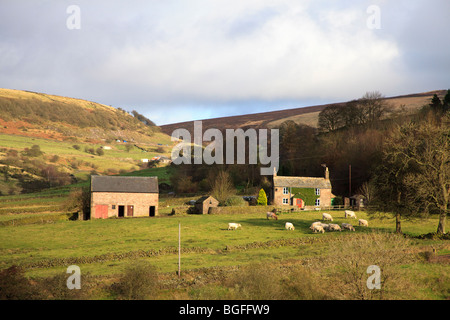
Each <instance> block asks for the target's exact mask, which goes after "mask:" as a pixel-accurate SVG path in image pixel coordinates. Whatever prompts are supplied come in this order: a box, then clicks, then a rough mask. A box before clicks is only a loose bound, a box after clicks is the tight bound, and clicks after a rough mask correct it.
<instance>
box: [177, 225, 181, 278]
mask: <svg viewBox="0 0 450 320" xmlns="http://www.w3.org/2000/svg"><path fill="white" fill-rule="evenodd" d="M180 277H181V223H178V278H180Z"/></svg>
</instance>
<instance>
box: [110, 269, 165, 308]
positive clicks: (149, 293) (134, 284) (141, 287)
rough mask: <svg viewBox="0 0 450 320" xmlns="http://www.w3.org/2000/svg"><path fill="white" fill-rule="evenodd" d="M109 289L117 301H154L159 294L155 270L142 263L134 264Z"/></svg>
mask: <svg viewBox="0 0 450 320" xmlns="http://www.w3.org/2000/svg"><path fill="white" fill-rule="evenodd" d="M111 289H112V292H113V293H114V294H116V295H117V298H118V299H124V300H143V299H152V298H153V299H155V298H156V296H157V294H158V292H159V283H158V274H157V272H156V268H155V267H154V266H152V265H150V264H148V263H146V262H143V261H138V262H134V263H132V264H131V265H129V266H128V268H127V269H126V270H125V273H124V274H123V275H122V276H121V277H120V279H119V281H118V282H117V283H115V284H113V285H112V286H111Z"/></svg>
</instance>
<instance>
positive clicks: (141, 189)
mask: <svg viewBox="0 0 450 320" xmlns="http://www.w3.org/2000/svg"><path fill="white" fill-rule="evenodd" d="M91 191H93V192H127V193H158V192H159V189H158V177H122V176H91Z"/></svg>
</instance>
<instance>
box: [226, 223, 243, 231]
mask: <svg viewBox="0 0 450 320" xmlns="http://www.w3.org/2000/svg"><path fill="white" fill-rule="evenodd" d="M241 227H242V226H241V224H240V223H229V224H228V230H236V229H237V228H241Z"/></svg>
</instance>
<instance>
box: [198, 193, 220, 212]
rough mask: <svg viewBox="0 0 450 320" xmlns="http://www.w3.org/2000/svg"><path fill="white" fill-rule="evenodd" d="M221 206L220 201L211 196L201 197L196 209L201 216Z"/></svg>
mask: <svg viewBox="0 0 450 320" xmlns="http://www.w3.org/2000/svg"><path fill="white" fill-rule="evenodd" d="M218 205H219V201H217V200H216V199H215V198H213V197H211V196H205V197H201V198H200V199H198V200H197V201H196V202H195V208H196V209H197V212H198V213H200V214H208V213H209V208H211V207H217V206H218Z"/></svg>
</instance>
